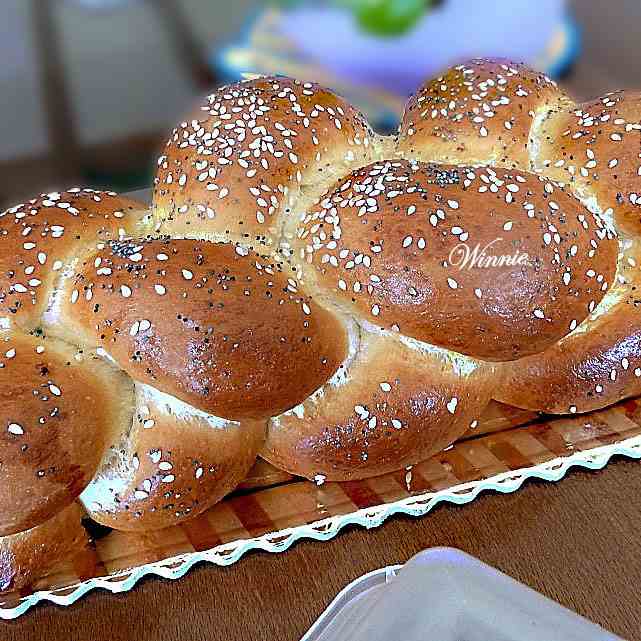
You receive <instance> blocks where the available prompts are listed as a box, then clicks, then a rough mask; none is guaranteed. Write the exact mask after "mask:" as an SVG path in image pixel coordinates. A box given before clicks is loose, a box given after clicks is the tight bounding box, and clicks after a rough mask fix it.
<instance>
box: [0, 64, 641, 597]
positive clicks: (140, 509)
mask: <svg viewBox="0 0 641 641" xmlns="http://www.w3.org/2000/svg"><path fill="white" fill-rule="evenodd" d="M640 115H641V100H640V97H639V96H638V95H629V94H623V93H617V94H610V95H608V96H605V97H604V98H602V99H599V100H597V101H594V102H591V103H587V104H585V105H575V104H574V103H573V102H572V101H571V100H570V98H568V97H567V96H566V95H565V94H564V93H563V92H561V91H560V90H559V89H558V88H557V86H556V85H555V84H554V83H553V82H552V81H550V80H549V79H547V78H546V77H545V76H543V75H541V74H538V73H535V72H533V71H531V70H529V69H527V68H526V67H524V66H522V65H514V64H511V63H508V62H503V61H486V60H474V61H472V62H470V63H468V64H465V65H461V66H458V67H455V68H454V69H452V70H450V71H449V72H447V73H446V74H445V75H444V76H442V77H441V78H438V79H437V80H434V81H432V82H430V83H428V84H427V85H426V86H425V87H423V88H422V89H421V90H420V91H419V92H418V93H417V94H416V95H415V96H414V97H413V98H412V99H411V100H410V101H409V103H408V107H407V109H406V112H405V115H404V116H403V120H402V123H401V126H400V130H399V134H398V136H397V137H382V136H379V135H377V134H375V133H374V132H373V131H372V130H371V128H370V127H369V125H368V124H367V122H366V120H365V119H364V117H363V116H362V115H361V114H360V113H359V112H357V111H356V110H355V109H354V107H352V106H350V105H349V104H347V103H346V102H345V101H344V100H342V99H341V98H339V97H337V96H336V95H334V94H333V93H331V92H330V91H328V90H326V89H323V88H321V87H319V86H317V85H315V84H311V83H306V84H304V83H301V82H298V81H295V80H291V79H288V78H258V79H254V80H250V81H247V82H242V83H238V84H235V85H230V86H227V87H224V88H222V89H220V90H219V91H217V92H216V93H215V94H213V95H211V96H209V97H208V98H207V99H206V100H205V101H204V103H203V104H202V105H201V106H200V108H199V109H198V110H197V111H196V112H195V113H193V114H192V115H191V116H190V117H189V118H187V119H186V120H185V121H184V122H182V123H181V124H180V125H179V126H178V127H177V128H176V129H175V130H174V132H173V133H172V135H171V138H170V140H169V142H168V143H167V145H166V148H165V149H164V151H163V155H162V156H161V157H160V159H159V161H158V172H157V177H156V181H155V191H154V198H153V207H152V210H151V211H150V212H149V211H146V209H145V207H144V206H143V205H141V204H139V203H136V202H133V201H131V200H127V199H124V198H120V197H118V196H116V195H115V194H113V193H99V192H93V191H88V190H84V191H80V190H72V191H69V192H66V193H59V194H48V195H45V196H42V197H40V198H38V199H35V200H32V201H30V202H28V203H26V204H23V205H20V206H18V207H14V208H12V209H9V210H8V211H6V212H5V213H4V214H2V215H0V250H1V251H0V340H1V341H2V346H1V349H0V395H1V396H2V401H3V403H2V407H1V409H0V413H1V416H0V426H2V429H1V430H0V479H2V481H3V483H2V488H3V489H2V491H1V492H0V535H3V538H1V539H0V576H2V578H3V587H9V586H16V585H19V584H21V583H24V582H25V581H27V580H28V578H29V570H30V567H31V566H30V565H29V564H30V563H31V564H34V563H35V564H36V565H39V568H38V571H41V570H42V568H43V567H45V566H46V565H47V563H48V562H50V561H51V560H53V559H55V557H56V556H58V555H60V554H62V553H63V552H64V550H65V549H68V548H69V547H70V546H71V545H72V544H73V542H74V541H77V540H78V538H79V535H78V527H79V525H78V522H79V519H80V516H79V512H78V508H77V507H76V505H75V504H74V502H75V501H76V499H77V498H78V497H80V500H81V501H82V504H83V505H84V508H85V509H86V511H87V512H88V514H89V515H90V516H91V517H92V518H93V519H95V520H96V521H98V522H100V523H102V524H105V525H108V526H111V527H113V528H117V529H125V530H146V529H153V528H162V527H166V526H168V525H172V524H174V523H177V522H180V521H182V520H184V519H187V518H189V517H192V516H194V515H196V514H198V513H200V512H202V511H203V510H205V509H207V508H208V507H210V506H211V505H212V504H213V503H215V502H216V501H218V500H219V499H220V498H221V497H222V496H224V495H225V494H226V493H228V492H229V491H231V490H232V489H233V488H234V487H235V486H236V485H237V484H238V483H239V482H240V481H241V480H242V478H243V477H244V475H245V474H246V473H247V471H248V470H249V468H250V467H251V465H252V464H253V463H254V461H255V459H256V457H257V456H258V455H261V456H262V457H264V458H266V459H267V460H268V461H270V462H272V463H273V464H275V465H276V466H278V467H280V468H282V469H284V470H287V471H288V472H291V473H293V474H297V475H302V476H305V477H307V478H310V479H316V480H317V481H319V482H320V481H322V480H324V479H328V480H338V481H341V480H346V479H358V478H365V477H368V476H373V475H378V474H382V473H385V472H388V471H391V470H397V469H401V468H402V467H404V466H407V465H411V464H414V463H417V462H419V461H421V460H423V459H425V458H427V457H429V456H431V455H433V454H435V453H436V452H438V451H439V450H441V449H443V448H444V447H446V446H447V445H449V444H450V443H451V442H452V441H454V440H455V439H456V438H458V437H459V436H460V435H462V434H463V432H465V431H466V430H467V429H468V428H469V427H470V426H475V425H476V424H477V421H478V419H479V417H480V415H481V413H482V411H483V409H484V408H485V407H486V405H487V403H488V402H489V401H490V399H491V398H495V399H499V400H501V401H504V402H506V403H510V404H513V405H516V406H518V407H523V408H527V409H532V410H540V411H546V412H557V413H573V412H584V411H587V410H592V409H595V408H599V407H604V406H606V405H609V404H611V403H613V402H615V401H617V400H619V399H621V398H623V397H626V396H629V395H632V394H638V393H640V392H641V329H640V328H641V323H640V322H639V321H638V317H639V312H638V311H637V306H638V300H637V297H636V286H637V281H638V280H639V276H638V270H637V261H638V260H639V258H640V257H639V254H640V253H641V250H640V245H639V240H638V232H639V231H640V230H641V227H640V223H639V214H638V207H639V206H640V205H641V189H639V188H638V187H637V186H638V185H641V168H640V167H641V160H640V155H641V154H640V153H639V151H640V145H639V130H640V129H641V126H640V124H639V116H640ZM553 181H560V182H562V183H565V187H563V186H561V185H560V184H559V183H558V182H553ZM475 247H476V248H477V251H478V248H481V250H486V252H489V253H491V255H492V256H493V257H495V258H496V257H503V258H501V259H500V260H490V261H489V264H488V260H489V259H488V257H487V256H485V255H484V253H483V252H481V260H480V261H478V260H476V259H478V258H479V257H478V255H476V258H474V259H473V260H472V261H471V263H470V262H469V258H470V257H469V255H466V252H467V251H468V250H469V249H470V248H475ZM506 257H508V258H509V260H507V259H505V258H506ZM475 260H476V262H475ZM483 261H485V262H483ZM74 510H75V511H74ZM65 533H67V537H66V540H67V542H68V545H67V547H66V548H65V545H64V540H65V536H64V534H65ZM46 537H49V539H50V540H51V541H52V543H51V545H50V546H49V547H48V548H47V547H46V546H45V548H41V547H38V546H41V542H42V541H43V540H44V539H45V538H46ZM29 541H33V545H32V546H31V547H30V544H29ZM34 547H38V550H39V552H38V553H37V554H36V553H34V552H33V549H34ZM34 559H35V560H34Z"/></svg>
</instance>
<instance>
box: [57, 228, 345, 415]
mask: <svg viewBox="0 0 641 641" xmlns="http://www.w3.org/2000/svg"><path fill="white" fill-rule="evenodd" d="M56 322H58V323H59V324H61V325H65V326H66V327H67V328H68V331H70V332H72V333H73V334H76V333H77V334H78V335H79V336H82V340H83V341H85V342H86V343H87V344H94V345H95V344H99V345H101V346H102V347H103V348H104V349H105V350H106V352H107V353H108V354H109V355H110V356H111V357H112V358H113V359H114V360H115V362H116V363H117V364H118V365H119V366H120V367H122V368H123V369H124V370H125V371H126V372H127V373H129V374H130V375H131V376H132V377H133V378H134V379H136V380H138V381H141V382H143V383H147V384H149V385H153V386H154V387H156V388H158V389H159V390H161V391H163V392H166V393H168V394H171V395H173V396H176V397H177V398H179V399H181V400H183V401H185V402H187V403H190V404H192V405H193V406H194V407H196V408H198V409H201V410H203V411H206V412H209V413H212V414H215V415H216V416H222V417H224V418H226V419H241V418H266V417H268V416H273V415H275V414H278V413H280V412H282V411H284V410H286V409H288V408H289V407H292V406H293V405H296V404H297V403H299V402H300V401H301V400H303V399H304V398H305V397H306V396H307V395H308V394H309V393H311V392H312V391H314V390H315V389H316V388H317V387H319V385H321V384H322V383H323V382H324V381H325V380H327V378H328V377H329V376H331V375H332V373H333V372H334V371H335V370H336V368H337V367H338V365H339V364H340V362H341V361H342V360H343V358H344V354H345V349H346V347H345V331H344V329H343V327H342V326H341V324H340V322H339V321H338V319H337V318H336V317H335V316H334V315H332V314H329V313H328V312H326V311H325V310H324V309H323V308H321V307H319V306H318V305H317V304H316V303H315V302H314V301H313V300H312V299H311V298H310V297H309V296H308V295H307V294H306V293H305V291H304V290H302V289H301V288H300V285H299V283H298V282H297V281H296V280H295V279H294V275H293V273H292V271H291V267H289V265H287V264H285V263H277V262H273V260H272V259H270V258H269V257H262V256H260V255H258V254H255V253H254V252H250V251H249V250H243V249H241V248H239V247H234V246H232V245H229V244H214V243H210V242H208V241H194V240H146V241H131V240H128V241H122V242H120V241H114V242H111V243H108V244H107V245H106V246H105V247H104V249H102V250H100V251H98V252H96V253H95V254H94V255H92V256H90V257H88V258H87V260H86V261H84V262H83V264H82V265H81V266H80V267H79V268H78V270H77V272H76V273H75V275H73V276H71V277H70V278H69V279H68V280H67V281H66V282H65V283H64V287H63V294H62V295H61V296H60V307H59V309H58V313H57V316H56Z"/></svg>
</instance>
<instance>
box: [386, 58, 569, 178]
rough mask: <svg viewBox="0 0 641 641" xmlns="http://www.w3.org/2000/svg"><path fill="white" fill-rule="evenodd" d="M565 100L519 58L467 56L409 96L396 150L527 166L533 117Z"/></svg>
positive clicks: (415, 155) (432, 157) (445, 160)
mask: <svg viewBox="0 0 641 641" xmlns="http://www.w3.org/2000/svg"><path fill="white" fill-rule="evenodd" d="M569 103H570V100H569V98H568V97H567V96H566V94H565V93H563V92H562V91H561V90H560V89H559V88H558V87H557V85H556V83H555V82H553V81H552V80H550V79H549V78H548V77H547V76H545V75H544V74H542V73H538V72H536V71H533V70H531V69H529V68H528V67H526V66H525V65H523V64H515V63H512V62H509V61H507V60H500V59H497V60H488V59H476V60H471V61H470V62H467V63H465V64H462V65H458V66H456V67H452V68H451V69H449V70H448V71H447V72H446V73H445V74H443V75H442V76H441V77H440V78H436V79H435V80H432V81H430V82H428V83H427V84H425V85H424V86H423V87H422V88H421V89H420V90H419V91H418V92H417V93H416V94H415V95H414V96H412V98H410V100H409V102H408V103H407V106H406V107H405V113H404V114H403V119H402V122H401V126H400V130H399V134H400V136H399V141H398V150H399V151H400V152H401V154H402V155H403V156H404V157H406V158H416V159H419V160H424V161H438V162H443V163H456V164H472V163H483V164H490V165H498V166H503V167H510V168H517V167H518V168H519V169H529V168H530V159H529V155H528V146H529V145H530V140H529V138H530V129H531V128H532V124H533V122H534V120H535V118H536V117H537V115H539V114H540V113H541V112H545V111H547V110H549V109H552V108H554V107H557V106H558V105H562V104H569Z"/></svg>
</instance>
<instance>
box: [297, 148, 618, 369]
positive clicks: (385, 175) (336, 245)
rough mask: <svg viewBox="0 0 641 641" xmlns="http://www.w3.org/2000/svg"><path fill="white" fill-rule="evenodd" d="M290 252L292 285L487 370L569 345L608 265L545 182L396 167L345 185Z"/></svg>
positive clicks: (596, 224) (584, 221)
mask: <svg viewBox="0 0 641 641" xmlns="http://www.w3.org/2000/svg"><path fill="white" fill-rule="evenodd" d="M297 243H298V251H299V255H300V257H301V259H302V260H303V265H305V264H306V263H311V265H312V267H311V268H310V267H309V266H307V267H305V266H304V267H303V272H304V274H305V277H306V278H308V277H309V278H311V279H312V280H313V281H314V282H315V287H316V288H317V289H318V290H319V292H320V291H326V292H331V296H332V297H334V298H335V299H336V300H337V301H339V302H340V304H341V305H342V306H343V307H344V308H346V309H349V310H353V311H357V312H358V313H359V314H361V315H363V316H364V317H365V318H367V319H368V320H369V321H371V322H372V323H376V324H377V325H380V326H381V327H385V328H390V329H396V330H398V331H400V332H401V333H402V334H406V335H408V336H412V337H414V338H417V339H419V340H421V341H425V342H428V343H432V344H435V345H440V346H442V347H446V348H449V349H454V350H456V351H458V352H461V353H463V354H469V355H472V356H476V357H479V358H483V359H486V360H513V359H517V358H519V357H521V356H524V355H527V354H532V353H536V352H540V351H542V350H543V349H545V348H546V347H548V346H550V345H551V344H553V343H554V342H556V341H557V340H558V339H559V338H561V337H562V336H564V335H565V334H568V333H569V332H570V331H571V330H572V329H574V327H576V326H577V325H578V324H579V323H580V322H581V321H582V320H583V319H584V318H585V317H586V316H587V315H588V314H589V313H590V312H591V311H593V310H594V308H595V307H596V305H597V304H598V303H599V301H600V300H601V299H602V298H603V296H604V295H605V292H606V291H607V289H608V286H609V284H610V283H611V282H612V279H613V277H614V273H615V267H616V256H617V242H616V240H615V239H613V237H612V234H611V232H610V231H609V229H608V228H606V227H605V226H604V225H603V223H602V222H601V220H600V219H599V217H598V216H596V215H594V214H592V213H590V212H589V211H588V210H587V209H586V208H585V207H584V206H583V205H581V203H580V202H579V201H578V200H576V199H575V198H573V197H572V196H570V195H569V194H567V193H566V192H565V191H563V190H562V189H561V188H559V187H558V186H557V185H555V184H554V183H552V182H550V181H548V180H545V179H544V178H541V177H539V176H536V175H534V174H530V173H527V172H521V171H509V170H505V169H496V170H494V169H491V168H488V167H485V168H481V167H476V168H471V167H467V168H466V167H454V166H448V165H428V164H424V163H419V162H408V161H405V160H402V161H386V162H380V163H374V164H372V165H370V166H368V167H365V168H363V169H360V170H357V171H355V172H353V173H352V174H351V175H349V176H347V177H346V178H345V179H344V181H343V182H342V183H340V184H339V185H338V186H337V187H336V188H335V189H334V190H333V191H332V192H330V193H329V194H328V195H327V197H326V198H324V199H323V200H322V202H321V204H320V206H319V207H318V208H317V209H316V210H315V211H312V212H310V213H309V214H308V215H306V216H305V217H304V218H303V220H302V221H301V226H300V228H299V231H298V240H297ZM310 270H313V271H312V272H311V273H310Z"/></svg>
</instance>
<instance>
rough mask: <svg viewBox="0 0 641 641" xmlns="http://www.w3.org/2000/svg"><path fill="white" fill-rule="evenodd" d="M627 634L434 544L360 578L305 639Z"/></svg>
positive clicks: (497, 640) (551, 640)
mask: <svg viewBox="0 0 641 641" xmlns="http://www.w3.org/2000/svg"><path fill="white" fill-rule="evenodd" d="M346 639H349V640H350V641H397V640H400V639H402V640H403V641H488V639H492V641H622V639H621V638H620V637H617V636H615V635H613V634H611V633H609V632H607V631H606V630H604V629H603V628H601V627H599V626H598V625H596V624H594V623H591V622H590V621H588V620H587V619H584V618H583V617H581V616H579V615H578V614H575V613H574V612H571V611H570V610H568V609H566V608H564V607H562V606H560V605H559V604H558V603H555V602H554V601H552V600H550V599H548V598H546V597H544V596H542V595H541V594H539V593H538V592H535V591H534V590H532V589H530V588H528V587H526V586H525V585H523V584H521V583H518V582H517V581H515V580H514V579H512V578H510V577H509V576H507V575H505V574H503V573H501V572H499V571H498V570H495V569H494V568H491V567H490V566H488V565H485V564H484V563H481V561H479V560H477V559H475V558H473V557H471V556H469V555H467V554H465V553H463V552H461V551H459V550H454V549H451V548H432V549H429V550H424V551H423V552H420V553H419V554H417V555H416V556H414V557H412V558H411V559H410V560H409V561H408V562H407V563H406V564H405V565H403V566H391V567H387V568H383V569H381V570H376V571H374V572H370V573H369V574H366V575H364V576H362V577H361V578H359V579H357V580H356V581H354V582H353V583H351V584H350V585H348V586H347V587H346V588H345V589H344V590H342V591H341V592H340V593H339V594H338V596H337V597H336V598H335V599H334V601H333V602H332V603H331V605H330V606H329V608H327V610H326V611H325V612H324V613H323V614H322V615H321V617H320V618H319V619H318V621H317V622H316V623H315V624H314V625H313V626H312V628H311V629H310V630H309V632H307V634H306V635H305V636H304V637H303V639H302V641H345V640H346Z"/></svg>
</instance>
